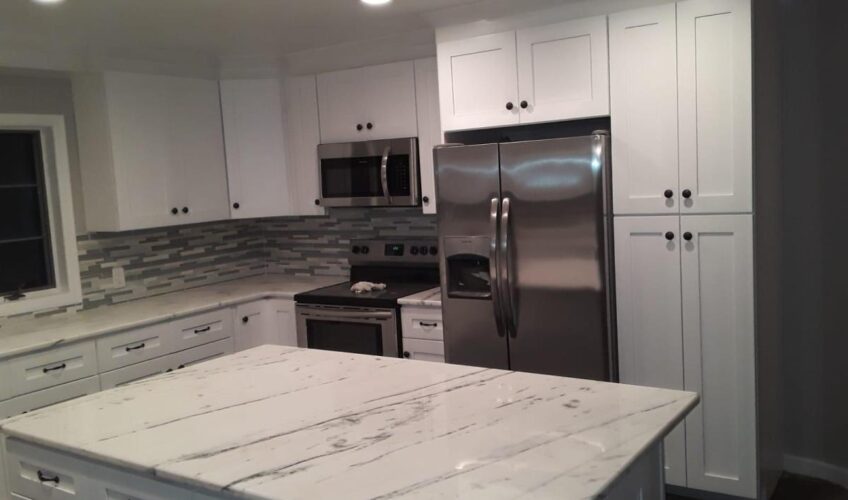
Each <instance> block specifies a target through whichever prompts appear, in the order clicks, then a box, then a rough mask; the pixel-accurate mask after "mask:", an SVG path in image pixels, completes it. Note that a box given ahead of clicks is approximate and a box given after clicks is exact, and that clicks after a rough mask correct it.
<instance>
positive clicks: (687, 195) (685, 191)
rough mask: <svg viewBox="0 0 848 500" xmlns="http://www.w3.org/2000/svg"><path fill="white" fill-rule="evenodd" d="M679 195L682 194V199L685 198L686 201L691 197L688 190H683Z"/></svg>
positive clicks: (690, 192)
mask: <svg viewBox="0 0 848 500" xmlns="http://www.w3.org/2000/svg"><path fill="white" fill-rule="evenodd" d="M680 194H682V195H683V197H684V198H686V199H687V200H688V199H689V198H691V197H692V191H690V190H688V189H684V190H683V192H682V193H680Z"/></svg>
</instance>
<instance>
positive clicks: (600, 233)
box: [439, 135, 611, 380]
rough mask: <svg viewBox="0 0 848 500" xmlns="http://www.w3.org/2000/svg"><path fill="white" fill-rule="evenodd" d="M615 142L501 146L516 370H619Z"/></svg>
mask: <svg viewBox="0 0 848 500" xmlns="http://www.w3.org/2000/svg"><path fill="white" fill-rule="evenodd" d="M607 143H608V137H607V136H605V135H593V136H588V137H574V138H566V139H554V140H545V141H528V142H518V143H509V144H501V145H500V159H501V196H502V212H503V213H502V216H501V221H500V227H501V235H500V238H501V239H500V250H501V256H502V267H501V269H502V278H503V279H502V280H501V282H502V290H503V293H502V297H503V301H504V303H505V310H506V311H507V314H506V316H507V318H506V323H507V330H508V333H509V339H508V340H509V351H510V353H509V356H510V368H511V369H513V370H519V371H528V372H535V373H546V374H552V375H565V376H571V377H579V378H590V379H596V380H610V378H611V373H610V372H611V360H610V356H609V352H610V347H611V345H610V344H611V337H610V335H609V332H610V325H611V319H610V318H609V317H608V310H609V305H608V296H607V292H608V276H607V274H608V273H607V267H608V255H609V253H608V248H607V244H608V241H609V240H608V238H607V233H608V229H609V227H608V223H607V216H608V211H607V209H606V207H607V204H608V196H606V193H605V190H606V183H605V174H606V170H607V161H608V158H609V156H608V155H607V154H606V151H607ZM439 208H440V209H441V205H440V206H439Z"/></svg>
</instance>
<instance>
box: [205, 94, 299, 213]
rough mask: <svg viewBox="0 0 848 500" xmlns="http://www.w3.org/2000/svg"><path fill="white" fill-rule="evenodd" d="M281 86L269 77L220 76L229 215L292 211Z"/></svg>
mask: <svg viewBox="0 0 848 500" xmlns="http://www.w3.org/2000/svg"><path fill="white" fill-rule="evenodd" d="M282 91H283V89H282V85H281V84H280V81H279V80H277V79H274V78H268V79H259V80H224V81H222V82H221V111H222V115H223V120H224V140H225V144H226V151H227V180H228V182H229V188H230V216H231V217H232V218H233V219H246V218H257V217H273V216H280V215H288V214H289V213H290V212H291V207H290V204H289V201H290V196H287V193H288V192H289V186H288V176H287V173H286V169H287V162H286V142H285V134H284V132H283V130H284V128H283V103H282Z"/></svg>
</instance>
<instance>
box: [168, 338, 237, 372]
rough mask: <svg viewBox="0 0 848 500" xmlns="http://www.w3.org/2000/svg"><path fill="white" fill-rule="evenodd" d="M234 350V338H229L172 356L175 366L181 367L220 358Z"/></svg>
mask: <svg viewBox="0 0 848 500" xmlns="http://www.w3.org/2000/svg"><path fill="white" fill-rule="evenodd" d="M233 352H234V348H233V339H232V338H228V339H223V340H219V341H217V342H212V343H211V344H206V345H202V346H200V347H195V348H194V349H188V350H186V351H181V352H178V353H176V354H174V355H173V356H170V357H171V358H173V360H174V364H175V365H176V366H175V368H177V369H180V368H185V367H187V366H191V365H196V364H197V363H202V362H204V361H209V360H210V359H215V358H220V357H221V356H226V355H227V354H232V353H233Z"/></svg>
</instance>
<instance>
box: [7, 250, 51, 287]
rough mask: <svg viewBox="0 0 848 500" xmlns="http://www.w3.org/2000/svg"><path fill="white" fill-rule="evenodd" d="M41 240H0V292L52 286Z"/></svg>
mask: <svg viewBox="0 0 848 500" xmlns="http://www.w3.org/2000/svg"><path fill="white" fill-rule="evenodd" d="M49 260H50V259H49V257H48V255H47V254H46V253H45V243H44V241H43V240H30V241H17V242H13V243H2V242H0V293H8V292H13V291H15V290H23V291H27V290H34V289H40V288H50V287H52V286H53V284H54V283H53V273H52V270H51V268H50V266H49V264H48V262H49Z"/></svg>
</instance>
